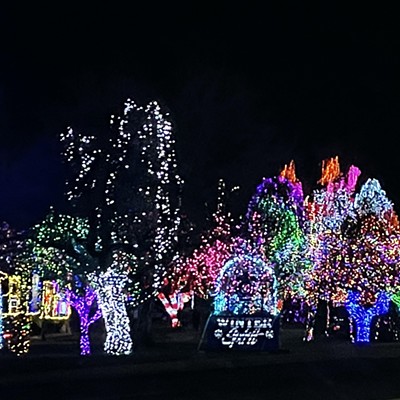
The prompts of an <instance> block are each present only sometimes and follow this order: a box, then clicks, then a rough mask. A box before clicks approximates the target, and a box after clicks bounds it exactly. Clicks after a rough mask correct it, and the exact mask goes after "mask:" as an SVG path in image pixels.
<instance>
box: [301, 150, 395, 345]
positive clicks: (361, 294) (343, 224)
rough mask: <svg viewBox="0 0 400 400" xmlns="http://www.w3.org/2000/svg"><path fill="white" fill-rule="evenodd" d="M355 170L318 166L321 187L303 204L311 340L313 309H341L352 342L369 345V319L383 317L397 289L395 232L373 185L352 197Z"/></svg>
mask: <svg viewBox="0 0 400 400" xmlns="http://www.w3.org/2000/svg"><path fill="white" fill-rule="evenodd" d="M359 175H360V170H359V169H358V168H356V167H354V166H351V167H350V168H349V171H348V173H347V175H346V176H343V175H342V174H341V172H340V168H339V163H338V159H337V157H336V158H333V159H330V160H328V161H327V162H325V163H324V164H323V173H322V178H321V180H320V181H319V183H321V184H322V185H324V187H323V188H322V189H320V190H315V191H314V193H313V196H312V198H308V199H306V202H305V204H306V215H307V233H308V237H309V252H310V258H311V260H312V263H313V264H312V268H310V269H309V270H307V271H306V272H305V286H306V293H307V300H308V302H309V304H310V310H311V311H310V318H309V321H308V324H307V327H306V337H305V339H306V340H311V339H312V338H313V328H314V324H313V318H314V317H315V312H316V309H317V307H316V305H317V304H318V302H320V301H321V300H322V301H325V302H326V303H327V305H328V309H327V318H328V321H327V325H328V324H329V315H330V311H329V307H330V305H332V306H333V307H339V306H342V307H343V306H345V307H346V309H347V311H348V313H349V315H350V320H352V319H354V320H355V322H356V326H357V336H356V338H355V341H369V330H370V322H371V318H372V317H373V316H376V315H379V313H384V312H385V310H386V311H387V308H388V304H389V303H388V299H390V296H391V295H392V294H393V293H394V291H395V289H396V286H397V285H398V282H397V280H398V261H399V259H400V258H399V255H400V253H399V238H400V236H399V230H398V222H397V216H396V215H395V213H394V211H393V206H392V204H391V203H390V202H389V200H388V199H387V197H386V194H385V192H384V191H383V190H382V189H381V187H380V185H379V182H378V181H377V180H375V179H368V180H367V181H366V182H365V183H364V185H362V187H361V189H360V192H359V193H357V194H355V188H356V184H357V179H358V176H359Z"/></svg>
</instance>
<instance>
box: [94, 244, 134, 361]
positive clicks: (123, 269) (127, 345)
mask: <svg viewBox="0 0 400 400" xmlns="http://www.w3.org/2000/svg"><path fill="white" fill-rule="evenodd" d="M113 257H114V260H113V263H112V264H111V265H110V267H109V268H108V269H107V270H106V271H100V272H93V273H92V274H90V276H89V278H90V281H91V282H92V284H93V287H94V289H95V291H96V294H97V301H98V305H99V307H100V309H101V312H102V314H103V319H104V324H105V328H106V340H105V343H104V351H105V352H106V353H107V354H110V355H128V354H131V352H132V350H133V342H132V338H131V334H130V322H129V317H128V313H127V311H126V304H127V295H126V286H127V284H128V282H129V278H128V273H129V270H128V268H127V267H128V265H127V264H125V265H124V260H123V259H121V257H124V255H123V254H122V253H120V252H116V253H114V255H113Z"/></svg>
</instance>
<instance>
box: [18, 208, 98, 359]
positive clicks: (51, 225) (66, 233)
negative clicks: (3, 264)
mask: <svg viewBox="0 0 400 400" xmlns="http://www.w3.org/2000/svg"><path fill="white" fill-rule="evenodd" d="M87 235H88V223H87V220H86V219H84V218H74V217H72V216H69V215H63V214H57V213H56V212H55V211H54V210H53V209H51V210H50V212H49V213H48V214H47V216H46V218H44V220H43V221H41V222H40V223H38V224H36V225H35V226H34V227H32V228H31V229H30V232H29V238H28V239H27V249H26V251H25V253H24V262H25V264H27V265H29V268H30V271H31V274H35V275H37V276H38V277H39V279H40V281H41V282H43V281H45V280H51V281H56V282H57V283H58V284H59V285H60V287H61V288H62V290H63V292H64V293H65V296H66V298H67V300H68V302H69V304H70V305H71V306H72V307H73V308H74V309H75V310H76V311H77V314H78V316H79V323H80V352H81V355H88V354H90V341H89V327H90V325H91V324H92V323H93V322H95V321H96V320H97V319H99V318H100V317H101V311H100V309H98V308H97V307H96V294H95V292H94V291H93V289H92V288H91V287H90V282H88V277H87V274H88V273H89V272H90V271H88V270H87V266H86V265H84V264H82V263H81V261H80V258H79V255H78V254H77V252H76V251H75V249H74V245H75V243H76V241H85V240H86V239H87ZM42 311H43V310H42ZM43 318H46V316H45V315H44V316H43Z"/></svg>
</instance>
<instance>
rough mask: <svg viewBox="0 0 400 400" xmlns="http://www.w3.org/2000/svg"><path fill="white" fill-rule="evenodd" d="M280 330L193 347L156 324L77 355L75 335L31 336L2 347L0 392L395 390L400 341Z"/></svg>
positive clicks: (140, 395)
mask: <svg viewBox="0 0 400 400" xmlns="http://www.w3.org/2000/svg"><path fill="white" fill-rule="evenodd" d="M301 337H302V330H300V329H287V328H286V329H285V328H283V329H282V331H281V350H280V351H278V352H276V353H243V352H235V353H205V352H198V351H197V349H196V345H197V343H198V339H199V334H198V333H197V332H193V331H191V330H190V329H188V330H180V331H173V330H171V329H165V327H164V329H163V330H162V329H160V331H159V333H158V335H156V336H155V339H156V340H155V344H154V345H152V346H149V347H147V348H141V349H137V350H136V352H135V353H134V354H133V355H131V356H127V357H122V358H121V357H109V356H105V355H102V354H100V352H97V353H96V352H95V353H94V355H93V356H91V357H85V358H82V357H79V356H78V355H77V351H78V350H77V347H76V346H77V343H76V338H73V337H69V338H68V337H58V338H57V337H53V338H49V339H47V340H46V341H45V342H42V341H37V342H33V344H32V352H31V353H30V354H29V355H28V356H27V357H26V358H25V359H17V358H15V357H13V356H11V355H0V399H3V398H7V396H10V395H12V396H14V397H12V398H14V399H18V400H19V399H35V398H47V397H48V396H51V398H56V399H74V400H75V399H110V400H111V399H228V398H229V399H253V400H254V399H267V398H269V399H274V400H277V399H306V398H307V399H324V400H328V399H336V400H338V399H339V400H341V399H351V400H356V399H360V400H361V399H362V400H369V399H370V400H389V399H396V398H400V379H399V377H400V343H399V342H394V343H376V342H375V343H372V344H370V345H366V346H355V345H353V344H351V343H349V342H347V341H344V340H337V339H329V338H321V339H319V340H317V341H316V342H313V343H304V342H303V341H302V340H301Z"/></svg>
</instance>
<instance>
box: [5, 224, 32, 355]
mask: <svg viewBox="0 0 400 400" xmlns="http://www.w3.org/2000/svg"><path fill="white" fill-rule="evenodd" d="M25 240H26V232H25V231H17V230H15V229H13V228H11V227H10V225H9V224H8V223H6V222H3V223H2V224H1V227H0V271H2V273H1V274H0V275H2V276H0V284H1V278H4V279H3V280H4V281H5V280H8V279H6V276H5V275H4V274H6V275H7V276H8V277H9V276H10V275H16V276H18V277H19V279H18V293H17V295H18V296H17V298H16V302H17V304H16V306H15V310H14V312H13V313H8V314H9V315H8V317H7V319H8V325H9V326H10V327H11V330H12V332H10V333H11V335H12V338H11V341H10V342H9V348H10V350H11V351H12V352H13V353H15V354H16V355H17V356H22V355H24V354H26V353H27V352H28V351H29V348H30V338H29V336H30V330H31V322H32V321H31V317H30V316H29V314H28V310H29V296H30V285H31V282H30V274H29V271H28V270H27V269H26V268H25V265H24V264H23V262H20V261H19V258H20V257H21V254H22V253H23V251H24V249H25V244H26V241H25ZM0 290H1V289H0ZM1 301H3V299H2V298H1ZM2 306H3V303H2ZM0 319H2V318H1V317H0Z"/></svg>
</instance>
